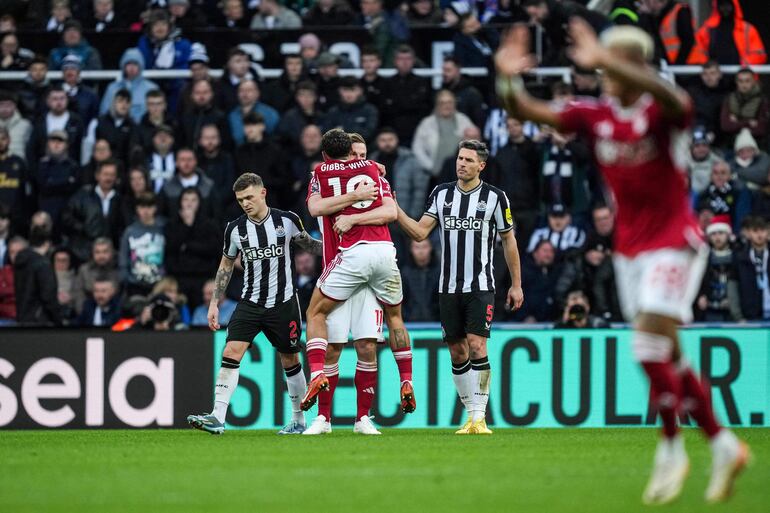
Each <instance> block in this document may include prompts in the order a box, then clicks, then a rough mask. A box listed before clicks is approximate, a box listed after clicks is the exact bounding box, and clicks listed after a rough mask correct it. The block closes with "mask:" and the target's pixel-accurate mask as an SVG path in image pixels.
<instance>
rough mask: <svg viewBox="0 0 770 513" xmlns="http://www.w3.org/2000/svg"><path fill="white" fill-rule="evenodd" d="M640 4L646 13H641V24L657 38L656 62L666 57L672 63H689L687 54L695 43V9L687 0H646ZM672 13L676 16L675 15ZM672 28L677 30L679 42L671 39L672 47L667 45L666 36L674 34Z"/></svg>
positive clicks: (675, 35)
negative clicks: (693, 10) (669, 33)
mask: <svg viewBox="0 0 770 513" xmlns="http://www.w3.org/2000/svg"><path fill="white" fill-rule="evenodd" d="M641 6H642V8H643V11H646V13H644V14H643V15H642V16H641V17H640V26H641V28H643V29H644V30H645V31H646V32H647V33H648V34H650V35H651V36H652V39H653V41H654V42H655V62H659V61H660V60H661V59H663V60H665V61H666V62H668V63H669V64H677V65H684V64H687V58H688V57H689V56H690V52H691V51H692V49H693V46H695V29H694V26H693V19H692V10H691V9H690V6H689V5H688V2H679V1H678V0H646V1H644V2H641ZM674 9H677V11H676V14H675V15H673V14H672V11H673V10H674ZM672 16H675V18H673V19H672V18H671V17H672ZM669 24H670V25H671V26H670V27H669V26H668V25H669ZM671 31H673V32H674V37H675V38H676V40H677V42H676V45H674V44H672V43H670V42H669V45H668V46H669V47H668V48H666V42H664V41H663V39H664V38H666V39H670V38H671V36H670V35H667V33H668V32H671Z"/></svg>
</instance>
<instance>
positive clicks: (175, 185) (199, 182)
mask: <svg viewBox="0 0 770 513" xmlns="http://www.w3.org/2000/svg"><path fill="white" fill-rule="evenodd" d="M190 187H194V188H196V189H198V192H199V193H200V199H201V204H200V205H199V208H200V212H201V214H202V215H203V216H204V217H206V218H208V219H212V220H213V221H215V222H217V223H219V222H220V221H221V220H222V203H221V200H220V199H219V192H218V191H217V189H216V187H215V185H214V181H213V180H212V179H211V178H209V177H207V176H206V175H205V174H204V173H203V171H201V169H200V168H199V167H198V159H197V157H196V156H195V152H193V151H192V150H191V149H190V148H179V149H178V150H177V152H176V173H175V174H174V176H173V177H172V178H171V180H169V181H168V182H166V185H164V186H163V190H162V191H161V197H160V201H161V210H160V211H161V213H162V215H163V216H165V217H166V218H167V219H170V218H171V217H172V216H173V215H174V211H175V209H176V207H177V206H178V205H179V199H180V198H181V197H182V192H184V191H185V190H186V189H188V188H190ZM201 285H203V284H202V283H201ZM198 292H200V286H199V287H198Z"/></svg>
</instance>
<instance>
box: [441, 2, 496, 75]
mask: <svg viewBox="0 0 770 513" xmlns="http://www.w3.org/2000/svg"><path fill="white" fill-rule="evenodd" d="M457 29H458V30H457V32H455V35H454V37H453V38H452V41H453V42H454V56H455V58H456V59H457V62H458V63H459V64H460V66H462V67H468V68H487V69H491V67H492V54H493V53H494V52H495V50H497V46H498V44H500V34H498V33H497V31H496V30H495V29H493V28H491V27H484V26H482V25H481V22H480V21H479V19H478V18H477V17H476V13H475V12H469V13H467V14H464V15H463V16H461V17H460V21H459V22H458V23H457Z"/></svg>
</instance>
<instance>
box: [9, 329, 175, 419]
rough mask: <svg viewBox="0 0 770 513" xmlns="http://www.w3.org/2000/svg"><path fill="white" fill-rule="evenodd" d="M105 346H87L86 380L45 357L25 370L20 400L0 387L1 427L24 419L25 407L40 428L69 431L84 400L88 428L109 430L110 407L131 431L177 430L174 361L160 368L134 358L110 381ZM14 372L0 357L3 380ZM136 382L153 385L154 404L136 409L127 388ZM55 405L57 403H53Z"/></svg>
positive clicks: (91, 341) (97, 341) (100, 342)
mask: <svg viewBox="0 0 770 513" xmlns="http://www.w3.org/2000/svg"><path fill="white" fill-rule="evenodd" d="M104 345H105V344H104V339H103V338H96V337H94V338H88V339H87V340H86V344H85V353H86V354H85V376H80V375H78V372H77V371H76V370H75V367H73V365H72V364H70V362H68V361H66V360H64V359H62V358H58V357H44V358H40V359H38V360H37V361H35V362H34V363H32V364H31V365H30V366H29V367H28V368H27V370H26V372H25V373H24V376H23V378H22V379H21V387H20V389H19V396H18V397H17V395H16V393H14V391H13V390H12V389H11V388H9V387H8V386H6V385H4V384H2V383H0V427H2V426H6V425H8V424H10V423H12V422H13V421H14V420H15V419H16V417H17V415H19V414H20V413H21V412H20V410H19V409H20V408H21V407H23V408H24V411H25V412H26V414H27V415H29V417H30V419H31V420H32V421H33V422H35V423H36V424H38V425H39V426H41V427H61V426H66V425H67V424H69V423H70V422H72V421H73V420H75V418H76V413H75V410H73V407H72V406H73V405H74V404H75V403H76V402H77V403H81V401H82V399H81V398H83V399H84V400H85V425H86V426H89V427H90V426H94V427H97V426H103V425H105V419H104V416H105V410H107V407H108V406H109V411H110V412H111V413H112V414H114V416H115V417H117V419H118V420H119V421H120V422H122V423H124V424H125V425H126V426H127V427H145V426H149V425H151V424H153V423H154V424H157V425H158V426H171V425H173V422H174V359H173V358H160V359H159V360H158V362H157V363H156V362H154V361H153V360H151V359H149V358H146V357H144V356H136V357H132V358H128V359H126V360H125V361H123V362H121V363H120V364H119V365H117V367H115V368H114V370H113V371H112V374H111V375H109V376H106V375H105V371H106V370H107V366H106V365H105V358H104ZM15 372H18V370H17V369H16V368H15V367H14V365H13V364H12V363H11V362H10V361H8V360H7V359H5V358H2V357H0V378H3V379H4V380H9V378H12V377H15V376H13V375H14V373H15ZM51 377H53V378H55V380H52V379H51ZM137 377H142V378H145V379H146V380H149V382H150V383H151V384H152V387H153V389H154V391H153V395H152V400H151V401H150V402H149V404H147V405H146V406H143V407H135V406H133V405H132V404H131V403H130V402H129V400H128V395H127V390H128V385H129V382H131V381H132V380H133V379H134V378H137ZM105 384H106V385H107V387H106V390H107V397H106V398H105V396H104V392H105ZM54 399H55V400H56V401H55V402H52V401H51V400H54ZM105 399H106V401H105ZM54 404H55V406H54ZM81 404H82V403H81ZM81 422H82V421H81Z"/></svg>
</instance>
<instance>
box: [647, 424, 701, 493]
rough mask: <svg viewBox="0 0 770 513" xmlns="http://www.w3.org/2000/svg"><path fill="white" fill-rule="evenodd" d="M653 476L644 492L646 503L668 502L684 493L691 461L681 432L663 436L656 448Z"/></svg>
mask: <svg viewBox="0 0 770 513" xmlns="http://www.w3.org/2000/svg"><path fill="white" fill-rule="evenodd" d="M653 465H654V466H653V469H652V476H650V481H649V483H647V488H645V490H644V494H642V502H644V503H645V504H667V503H669V502H672V501H673V500H674V499H676V498H677V497H679V494H680V493H682V486H683V485H684V480H685V478H686V477H687V474H688V473H689V471H690V461H689V459H688V458H687V453H686V452H685V450H684V439H683V438H682V435H681V434H678V435H676V436H675V437H674V438H671V439H668V438H662V439H661V440H660V441H659V442H658V447H657V449H655V460H654V464H653Z"/></svg>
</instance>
